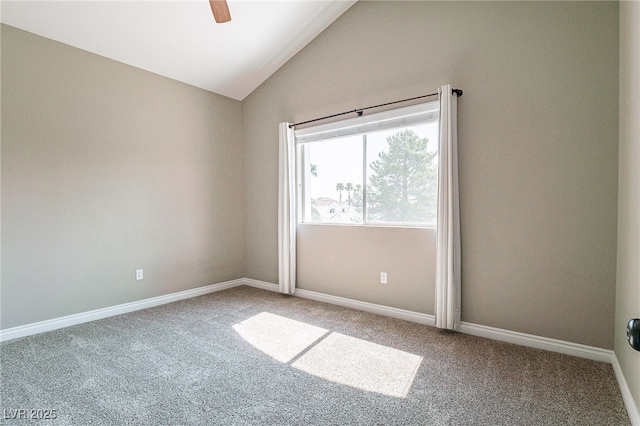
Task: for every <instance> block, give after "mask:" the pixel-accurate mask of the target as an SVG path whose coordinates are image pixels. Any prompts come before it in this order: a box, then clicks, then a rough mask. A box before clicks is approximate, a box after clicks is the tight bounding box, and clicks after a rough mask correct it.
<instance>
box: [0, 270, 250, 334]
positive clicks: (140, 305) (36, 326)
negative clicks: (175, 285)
mask: <svg viewBox="0 0 640 426" xmlns="http://www.w3.org/2000/svg"><path fill="white" fill-rule="evenodd" d="M243 284H244V281H243V280H242V279H237V280H232V281H226V282H222V283H218V284H211V285H207V286H204V287H198V288H194V289H191V290H185V291H180V292H177V293H172V294H167V295H164V296H158V297H152V298H149V299H144V300H138V301H136V302H130V303H123V304H122V305H116V306H110V307H108V308H102V309H96V310H93V311H88V312H82V313H79V314H74V315H68V316H65V317H61V318H54V319H51V320H46V321H40V322H36V323H32V324H27V325H22V326H18V327H13V328H8V329H5V330H0V342H3V341H7V340H12V339H17V338H19V337H26V336H31V335H33V334H38V333H44V332H45V331H51V330H57V329H59V328H64V327H70V326H72V325H77V324H82V323H85V322H90V321H95V320H98V319H102V318H107V317H112V316H115V315H120V314H126V313H128V312H133V311H139V310H140V309H147V308H152V307H154V306H158V305H164V304H165V303H171V302H177V301H178V300H183V299H188V298H191V297H196V296H202V295H204V294H208V293H213V292H215V291H220V290H226V289H228V288H232V287H237V286H240V285H243Z"/></svg>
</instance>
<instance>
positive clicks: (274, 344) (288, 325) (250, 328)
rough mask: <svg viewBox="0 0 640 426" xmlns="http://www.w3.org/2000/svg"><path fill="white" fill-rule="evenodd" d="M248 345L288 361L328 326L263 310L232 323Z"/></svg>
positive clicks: (285, 361) (312, 341)
mask: <svg viewBox="0 0 640 426" xmlns="http://www.w3.org/2000/svg"><path fill="white" fill-rule="evenodd" d="M233 329H234V330H235V331H236V332H237V333H238V334H239V335H240V336H241V337H242V338H243V339H244V340H246V341H247V342H248V343H249V344H250V345H251V346H253V347H254V348H256V349H258V350H259V351H261V352H264V353H265V354H267V355H269V356H270V357H272V358H273V359H275V360H277V361H280V362H284V363H287V362H289V361H291V360H292V359H293V358H295V357H296V356H297V355H298V354H300V353H301V352H302V351H304V350H305V349H306V348H308V347H309V346H311V345H312V344H313V343H314V342H315V341H316V340H318V339H320V338H321V337H322V336H324V335H325V334H326V333H327V332H328V331H329V330H326V329H324V328H320V327H316V326H313V325H310V324H306V323H304V322H300V321H295V320H292V319H289V318H285V317H281V316H280V315H275V314H270V313H268V312H262V313H260V314H258V315H254V316H252V317H251V318H248V319H246V320H244V321H242V322H240V323H238V324H235V325H234V326H233Z"/></svg>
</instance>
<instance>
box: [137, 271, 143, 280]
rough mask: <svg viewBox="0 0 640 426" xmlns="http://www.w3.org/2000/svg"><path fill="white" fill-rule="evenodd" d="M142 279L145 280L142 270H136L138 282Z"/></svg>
mask: <svg viewBox="0 0 640 426" xmlns="http://www.w3.org/2000/svg"><path fill="white" fill-rule="evenodd" d="M142 278H144V274H143V272H142V269H136V280H137V281H140V280H141V279H142Z"/></svg>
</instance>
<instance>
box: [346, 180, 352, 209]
mask: <svg viewBox="0 0 640 426" xmlns="http://www.w3.org/2000/svg"><path fill="white" fill-rule="evenodd" d="M344 189H345V190H346V191H347V192H348V193H349V198H347V203H348V204H349V205H351V191H353V184H352V183H351V182H349V183H347V184H346V185H345V186H344Z"/></svg>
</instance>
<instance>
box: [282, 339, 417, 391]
mask: <svg viewBox="0 0 640 426" xmlns="http://www.w3.org/2000/svg"><path fill="white" fill-rule="evenodd" d="M421 362H422V357H421V356H417V355H413V354H410V353H408V352H403V351H399V350H397V349H393V348H389V347H387V346H382V345H378V344H376V343H372V342H367V341H365V340H362V339H357V338H355V337H349V336H345V335H343V334H339V333H331V334H330V335H329V336H327V338H326V339H323V340H322V341H321V342H320V343H318V344H317V345H316V346H314V347H313V348H311V350H309V352H307V353H306V354H304V355H303V356H302V357H300V358H299V359H298V360H297V361H295V362H294V363H293V364H292V366H293V367H295V368H297V369H299V370H302V371H304V372H306V373H309V374H312V375H314V376H317V377H322V378H323V379H326V380H330V381H332V382H335V383H340V384H343V385H348V386H351V387H354V388H358V389H362V390H365V391H369V392H376V393H380V394H383V395H388V396H394V397H397V398H405V397H406V396H407V394H408V393H409V390H410V389H411V385H412V384H413V380H414V378H415V376H416V373H417V372H418V368H419V367H420V363H421Z"/></svg>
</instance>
